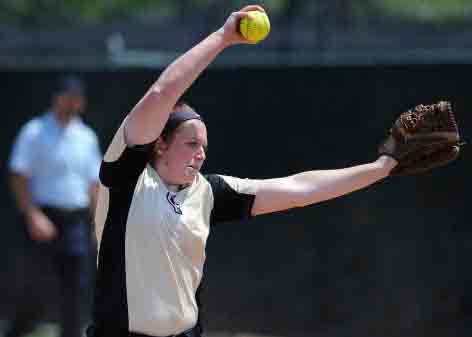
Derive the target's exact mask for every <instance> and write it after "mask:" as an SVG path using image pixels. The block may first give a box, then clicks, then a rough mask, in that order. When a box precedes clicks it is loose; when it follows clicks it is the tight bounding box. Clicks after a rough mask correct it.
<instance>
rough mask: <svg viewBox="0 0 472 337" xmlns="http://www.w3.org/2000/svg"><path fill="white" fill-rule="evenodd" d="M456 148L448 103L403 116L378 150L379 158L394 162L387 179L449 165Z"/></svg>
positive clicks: (456, 135) (419, 108) (456, 134)
mask: <svg viewBox="0 0 472 337" xmlns="http://www.w3.org/2000/svg"><path fill="white" fill-rule="evenodd" d="M460 145H462V143H461V141H460V136H459V129H458V127H457V123H456V120H455V118H454V113H453V111H452V108H451V103H450V102H444V101H443V102H439V103H438V104H431V105H418V106H416V107H415V108H414V109H411V110H408V111H406V112H403V113H402V114H401V115H400V116H399V117H398V118H397V120H396V121H395V124H394V125H393V127H392V128H391V129H390V134H389V135H388V137H387V139H386V140H385V141H384V142H383V143H382V144H381V145H380V146H379V154H381V155H382V154H384V155H388V156H391V157H393V158H395V159H396V160H397V161H398V165H397V166H396V167H395V168H394V169H393V170H392V171H391V172H390V174H391V175H413V174H419V173H422V172H426V171H429V170H432V169H433V168H436V167H439V166H443V165H446V164H448V163H450V162H452V161H453V160H455V159H456V158H457V157H458V156H459V150H460Z"/></svg>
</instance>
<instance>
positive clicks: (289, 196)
mask: <svg viewBox="0 0 472 337" xmlns="http://www.w3.org/2000/svg"><path fill="white" fill-rule="evenodd" d="M396 164H397V162H396V161H395V160H394V159H392V158H390V157H387V156H382V157H380V158H379V159H378V160H376V161H375V162H372V163H368V164H364V165H357V166H353V167H348V168H342V169H335V170H319V171H307V172H303V173H298V174H295V175H292V176H289V177H285V178H278V179H268V180H261V181H259V183H258V187H257V194H256V199H255V202H254V205H253V209H252V214H253V215H258V214H264V213H270V212H276V211H282V210H286V209H289V208H294V207H303V206H307V205H311V204H315V203H318V202H321V201H324V200H328V199H333V198H336V197H339V196H342V195H345V194H348V193H351V192H354V191H356V190H360V189H362V188H365V187H367V186H369V185H372V184H373V183H375V182H377V181H379V180H381V179H383V178H385V177H386V176H388V174H389V172H390V170H391V169H392V168H393V167H394V166H395V165H396Z"/></svg>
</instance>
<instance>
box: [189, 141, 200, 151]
mask: <svg viewBox="0 0 472 337" xmlns="http://www.w3.org/2000/svg"><path fill="white" fill-rule="evenodd" d="M187 145H188V146H190V147H191V148H192V149H194V150H195V149H197V148H198V146H199V145H200V144H198V142H188V143H187Z"/></svg>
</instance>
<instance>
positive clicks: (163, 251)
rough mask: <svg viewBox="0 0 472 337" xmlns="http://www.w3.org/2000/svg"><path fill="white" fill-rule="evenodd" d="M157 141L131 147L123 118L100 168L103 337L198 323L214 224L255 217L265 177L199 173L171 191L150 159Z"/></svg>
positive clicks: (99, 312) (97, 317)
mask: <svg viewBox="0 0 472 337" xmlns="http://www.w3.org/2000/svg"><path fill="white" fill-rule="evenodd" d="M152 146H153V144H149V145H143V146H134V147H127V146H126V144H125V141H124V123H123V124H122V126H121V127H120V129H119V130H118V132H117V133H116V135H115V137H114V138H113V141H112V143H111V145H110V146H109V148H108V150H107V152H106V154H105V158H104V160H103V162H102V165H101V168H100V181H101V186H100V190H99V197H98V205H97V211H96V219H95V222H96V232H97V239H98V243H99V256H98V261H97V263H98V271H97V281H96V282H97V283H96V294H95V307H94V324H95V329H96V332H97V335H98V336H102V335H106V336H121V335H126V334H127V333H128V331H132V332H137V333H142V334H146V335H152V336H168V335H172V334H178V333H180V332H182V331H184V330H186V329H189V328H191V327H193V326H195V324H196V323H197V318H198V306H197V303H196V300H195V293H196V291H197V288H198V286H199V284H200V281H201V278H202V273H203V264H204V262H205V245H206V241H207V237H208V234H209V232H210V224H212V223H214V222H218V221H230V220H238V219H243V218H247V217H249V216H250V212H251V208H252V205H253V202H254V198H255V196H254V195H255V189H256V185H257V180H249V179H239V178H234V177H228V176H221V175H208V176H203V175H200V174H199V175H198V176H197V177H196V179H195V180H194V182H193V183H192V184H191V185H190V186H189V187H187V188H185V189H183V190H181V191H179V192H172V191H170V190H169V189H168V188H167V186H166V184H165V183H164V182H163V181H162V180H161V178H160V177H159V175H158V174H157V172H156V171H155V170H154V169H153V168H152V167H151V166H150V165H149V164H148V160H149V154H150V151H152Z"/></svg>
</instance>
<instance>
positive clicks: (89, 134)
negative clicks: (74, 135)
mask: <svg viewBox="0 0 472 337" xmlns="http://www.w3.org/2000/svg"><path fill="white" fill-rule="evenodd" d="M76 131H78V132H79V133H80V136H81V137H83V138H84V140H85V139H86V140H89V141H91V142H94V143H95V142H97V143H98V137H97V133H96V132H95V130H94V129H93V128H92V127H91V126H89V125H87V124H86V123H85V122H84V121H82V120H81V119H79V120H78V121H77V123H76Z"/></svg>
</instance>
